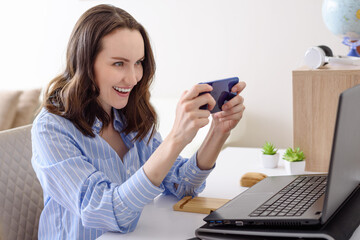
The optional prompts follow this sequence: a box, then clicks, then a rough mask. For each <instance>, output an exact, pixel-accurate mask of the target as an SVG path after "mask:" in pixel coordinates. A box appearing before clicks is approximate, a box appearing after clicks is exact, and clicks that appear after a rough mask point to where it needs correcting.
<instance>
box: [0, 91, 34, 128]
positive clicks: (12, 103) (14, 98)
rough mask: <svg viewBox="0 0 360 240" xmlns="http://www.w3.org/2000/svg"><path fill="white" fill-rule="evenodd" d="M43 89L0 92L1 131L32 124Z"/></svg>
mask: <svg viewBox="0 0 360 240" xmlns="http://www.w3.org/2000/svg"><path fill="white" fill-rule="evenodd" d="M40 92H41V89H30V90H24V91H20V90H1V91H0V131H1V130H6V129H10V128H15V127H19V126H24V125H27V124H30V123H32V121H33V120H34V117H35V114H36V111H37V109H38V108H39V106H40Z"/></svg>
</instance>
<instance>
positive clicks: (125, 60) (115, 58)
mask: <svg viewBox="0 0 360 240" xmlns="http://www.w3.org/2000/svg"><path fill="white" fill-rule="evenodd" d="M111 59H114V60H121V61H124V62H130V60H129V59H127V58H124V57H111ZM144 59H145V56H143V57H141V58H139V60H144Z"/></svg>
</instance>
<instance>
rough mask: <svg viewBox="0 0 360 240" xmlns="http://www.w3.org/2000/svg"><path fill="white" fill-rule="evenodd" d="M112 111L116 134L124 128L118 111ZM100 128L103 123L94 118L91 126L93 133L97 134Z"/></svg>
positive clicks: (113, 109)
mask: <svg viewBox="0 0 360 240" xmlns="http://www.w3.org/2000/svg"><path fill="white" fill-rule="evenodd" d="M112 111H113V114H114V122H113V124H114V127H115V130H116V131H118V132H121V130H122V129H123V126H124V123H123V118H122V117H121V114H120V113H119V111H118V110H117V109H115V108H112ZM102 126H103V123H102V122H101V121H100V120H99V119H98V118H97V117H95V121H94V124H93V126H92V129H93V131H95V133H97V134H99V133H100V130H101V128H102Z"/></svg>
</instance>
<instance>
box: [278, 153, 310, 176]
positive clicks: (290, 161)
mask: <svg viewBox="0 0 360 240" xmlns="http://www.w3.org/2000/svg"><path fill="white" fill-rule="evenodd" d="M283 159H284V160H285V161H284V165H285V170H286V172H287V173H288V174H301V173H304V171H305V154H304V153H303V151H300V148H299V147H298V148H296V149H292V148H291V147H289V148H287V149H286V151H285V153H284V155H283Z"/></svg>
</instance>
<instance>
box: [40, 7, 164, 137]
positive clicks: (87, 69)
mask: <svg viewBox="0 0 360 240" xmlns="http://www.w3.org/2000/svg"><path fill="white" fill-rule="evenodd" d="M119 28H128V29H131V30H138V31H139V32H140V33H141V35H142V38H143V40H144V45H145V58H144V61H142V66H143V77H142V79H141V81H140V82H138V84H137V85H136V86H135V87H134V88H133V89H132V91H131V94H130V96H129V101H128V103H127V105H126V106H125V107H124V108H123V109H120V110H118V111H120V115H122V116H123V118H125V119H124V121H125V122H124V126H125V127H124V129H123V130H122V131H123V132H124V133H125V134H129V133H130V132H137V134H136V136H135V137H134V139H133V141H135V140H138V139H140V140H143V139H144V137H145V136H146V135H147V133H148V132H149V131H150V130H151V136H153V134H154V132H155V127H156V124H157V115H156V112H155V110H154V108H153V107H152V106H151V104H150V91H149V88H150V85H151V83H152V80H153V76H154V73H155V60H154V55H153V52H152V49H151V46H150V41H149V37H148V35H147V33H146V30H145V29H144V27H143V26H142V25H141V24H140V23H138V22H137V21H136V20H135V19H134V18H133V17H132V16H131V15H130V14H129V13H127V12H126V11H124V10H122V9H120V8H117V7H114V6H111V5H105V4H101V5H98V6H95V7H93V8H90V9H89V10H87V11H86V12H85V13H84V14H83V15H82V16H81V17H80V19H79V20H78V22H77V23H76V25H75V27H74V29H73V32H72V34H71V37H70V40H69V43H68V47H67V54H66V68H65V70H64V72H63V73H62V74H60V75H59V76H57V77H56V78H54V79H53V80H52V81H51V82H50V83H49V86H48V88H47V90H46V91H45V97H44V103H43V106H44V107H45V108H46V109H47V110H48V111H49V112H51V113H54V114H57V115H59V116H62V117H64V118H66V119H69V120H70V121H71V122H72V123H73V124H74V125H75V126H76V127H77V128H78V129H79V130H80V131H81V132H82V133H83V134H84V135H86V136H91V137H94V136H95V134H94V133H93V131H92V125H93V124H94V121H95V118H96V117H97V118H98V119H99V120H100V121H101V122H102V123H103V127H105V126H108V125H109V123H110V121H111V116H109V115H108V114H107V113H106V112H105V111H104V109H103V108H102V107H101V105H100V102H99V101H98V99H97V97H98V96H99V94H100V90H99V88H98V86H97V85H96V83H95V79H94V62H95V59H96V57H97V55H98V53H99V52H100V51H101V50H102V38H103V37H104V36H106V35H108V34H110V33H111V32H113V31H114V30H116V29H119ZM149 140H150V139H149Z"/></svg>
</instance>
